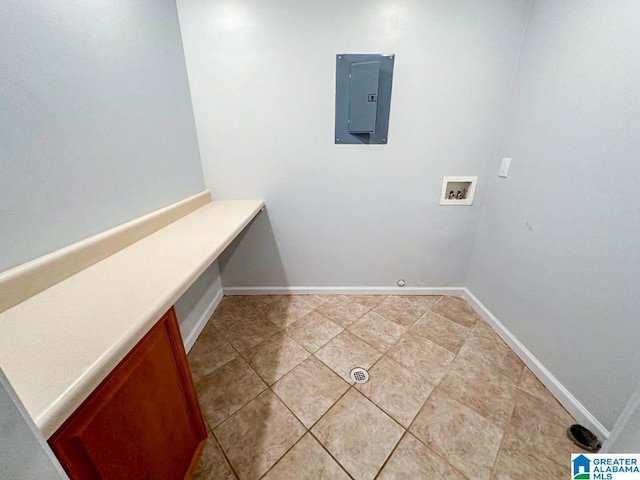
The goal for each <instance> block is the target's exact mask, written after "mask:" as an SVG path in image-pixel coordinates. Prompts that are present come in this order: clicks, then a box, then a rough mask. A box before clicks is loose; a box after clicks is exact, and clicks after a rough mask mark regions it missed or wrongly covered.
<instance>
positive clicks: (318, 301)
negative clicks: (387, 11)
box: [266, 295, 326, 328]
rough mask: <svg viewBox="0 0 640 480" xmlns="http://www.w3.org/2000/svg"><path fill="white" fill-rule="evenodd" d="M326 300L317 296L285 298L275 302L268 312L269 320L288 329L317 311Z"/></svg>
mask: <svg viewBox="0 0 640 480" xmlns="http://www.w3.org/2000/svg"><path fill="white" fill-rule="evenodd" d="M325 301H326V300H324V299H322V298H321V297H319V296H317V295H297V296H285V297H282V298H280V299H279V300H277V301H275V302H273V303H272V304H271V305H270V306H269V307H268V308H267V311H266V316H267V319H268V320H270V321H271V322H273V323H274V324H275V325H277V326H278V327H280V328H286V327H288V326H289V325H291V324H293V323H295V322H297V321H298V320H300V319H301V318H302V317H304V316H305V315H307V314H308V313H310V312H311V311H313V310H315V309H316V308H317V307H319V306H320V305H322V304H323V303H324V302H325Z"/></svg>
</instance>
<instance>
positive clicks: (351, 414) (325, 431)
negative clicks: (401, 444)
mask: <svg viewBox="0 0 640 480" xmlns="http://www.w3.org/2000/svg"><path fill="white" fill-rule="evenodd" d="M403 432H404V429H403V428H402V427H401V426H400V425H398V424H397V423H396V422H394V421H393V420H392V419H391V418H390V417H389V416H387V415H386V414H385V413H384V412H382V411H381V410H380V409H379V408H378V407H376V406H375V405H374V404H373V403H371V402H370V401H369V400H367V399H366V398H365V397H364V396H362V395H361V394H360V393H358V392H357V391H355V390H353V389H351V390H349V391H348V392H347V393H346V394H345V395H344V396H343V397H342V398H341V399H340V400H339V401H338V402H337V403H336V404H335V405H334V406H333V407H332V408H331V409H330V410H329V411H328V412H327V414H326V415H325V416H324V417H322V419H320V421H319V422H318V423H317V424H316V426H315V427H313V429H312V433H313V434H314V435H315V436H316V438H317V439H318V440H319V441H320V442H321V443H322V444H323V445H324V446H325V447H326V448H327V449H328V450H329V452H331V454H332V455H333V456H334V457H335V458H336V459H337V460H338V461H339V462H340V463H341V464H342V466H343V467H345V468H346V470H347V471H348V472H349V474H351V476H353V477H354V478H355V479H358V480H360V479H373V478H374V477H375V476H376V474H377V473H378V470H379V469H380V467H382V465H383V464H384V462H385V460H386V459H387V457H388V456H389V454H390V453H391V451H392V450H393V448H394V447H395V445H396V443H398V441H399V440H400V437H401V436H402V434H403Z"/></svg>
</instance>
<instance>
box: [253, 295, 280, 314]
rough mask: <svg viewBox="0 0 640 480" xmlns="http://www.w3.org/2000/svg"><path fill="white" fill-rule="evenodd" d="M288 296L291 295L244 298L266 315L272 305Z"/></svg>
mask: <svg viewBox="0 0 640 480" xmlns="http://www.w3.org/2000/svg"><path fill="white" fill-rule="evenodd" d="M288 296H289V295H247V296H245V297H244V298H245V299H246V301H247V302H249V303H251V304H252V305H253V306H254V307H256V308H257V309H258V311H259V312H260V313H262V314H265V315H266V313H267V310H268V309H269V307H271V305H273V304H274V303H276V302H279V301H281V300H282V299H284V298H286V297H288Z"/></svg>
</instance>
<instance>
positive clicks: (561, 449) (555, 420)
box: [503, 390, 581, 465]
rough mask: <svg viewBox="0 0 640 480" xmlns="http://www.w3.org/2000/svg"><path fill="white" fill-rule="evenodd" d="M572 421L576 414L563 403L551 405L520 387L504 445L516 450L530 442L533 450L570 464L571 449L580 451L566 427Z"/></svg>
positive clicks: (530, 450)
mask: <svg viewBox="0 0 640 480" xmlns="http://www.w3.org/2000/svg"><path fill="white" fill-rule="evenodd" d="M573 423H575V421H574V420H573V418H571V416H570V415H569V414H568V413H567V412H566V411H564V410H563V409H562V407H559V408H558V409H557V410H556V409H551V408H549V407H548V406H547V405H546V404H544V403H542V402H540V400H539V399H537V398H535V397H532V396H531V395H529V394H528V393H525V392H523V391H522V390H518V393H517V395H516V405H515V409H514V411H513V415H512V416H511V421H510V422H509V426H508V427H507V432H506V435H505V441H504V443H503V449H505V450H508V451H514V450H516V449H517V448H518V446H520V445H527V450H528V451H529V452H531V453H532V454H535V455H542V456H545V457H547V458H549V459H551V460H553V461H555V462H556V463H558V464H560V465H567V464H568V462H569V460H570V459H571V454H572V453H581V451H580V449H579V448H578V447H576V446H575V445H574V444H573V443H572V442H571V440H569V439H568V438H567V435H566V429H567V428H568V427H569V426H570V425H571V424H573Z"/></svg>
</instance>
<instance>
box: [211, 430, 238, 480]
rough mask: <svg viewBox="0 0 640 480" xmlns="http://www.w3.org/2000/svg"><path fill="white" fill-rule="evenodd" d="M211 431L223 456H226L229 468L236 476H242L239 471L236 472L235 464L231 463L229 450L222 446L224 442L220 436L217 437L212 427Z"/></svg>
mask: <svg viewBox="0 0 640 480" xmlns="http://www.w3.org/2000/svg"><path fill="white" fill-rule="evenodd" d="M210 433H211V437H212V438H213V440H214V441H215V442H216V445H218V448H219V449H220V451H221V452H222V456H223V457H224V459H225V461H226V462H227V465H229V468H230V469H231V471H232V472H233V474H234V475H235V476H236V479H238V478H240V475H238V472H236V469H235V468H233V465H232V464H231V460H229V457H228V456H227V452H225V451H224V448H222V444H221V443H220V441H219V440H218V437H216V435H215V434H214V433H213V430H212V429H210Z"/></svg>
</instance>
